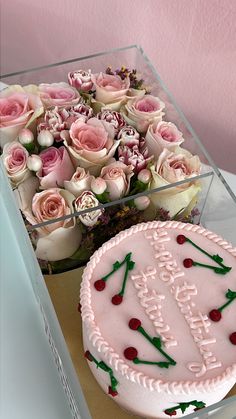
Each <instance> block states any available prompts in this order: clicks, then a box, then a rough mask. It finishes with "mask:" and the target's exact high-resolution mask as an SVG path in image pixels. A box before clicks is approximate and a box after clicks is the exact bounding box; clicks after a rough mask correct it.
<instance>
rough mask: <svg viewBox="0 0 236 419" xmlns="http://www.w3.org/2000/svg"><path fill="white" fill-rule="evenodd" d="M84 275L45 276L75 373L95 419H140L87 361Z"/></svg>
mask: <svg viewBox="0 0 236 419" xmlns="http://www.w3.org/2000/svg"><path fill="white" fill-rule="evenodd" d="M82 272H83V268H78V269H75V270H73V271H69V272H66V273H63V274H58V275H51V276H49V275H48V276H47V275H45V281H46V285H47V287H48V291H49V294H50V296H51V300H52V302H53V305H54V308H55V311H56V314H57V317H58V320H59V323H60V325H61V329H62V332H63V335H64V338H65V341H66V343H67V346H68V349H69V352H70V355H71V358H72V361H73V364H74V367H75V370H76V372H77V374H78V376H79V380H80V384H81V386H82V389H83V392H84V396H85V398H86V401H87V404H88V407H89V411H90V414H91V416H92V418H93V419H101V418H103V419H110V418H111V417H114V418H116V419H131V418H132V419H135V418H138V416H134V415H132V414H130V413H127V412H125V411H124V410H122V409H121V408H120V407H119V406H118V405H117V403H115V402H114V401H113V400H112V399H111V398H110V397H108V396H106V395H105V394H104V392H103V391H102V390H101V388H100V386H99V385H98V383H97V382H96V380H95V378H94V377H93V375H92V373H91V372H90V369H89V367H88V365H87V361H86V359H85V358H84V349H83V344H82V324H81V323H82V322H81V317H80V313H79V312H78V303H79V291H80V282H81V277H82ZM234 395H236V385H235V386H234V387H233V389H232V390H231V391H230V393H229V394H228V396H227V397H230V396H234Z"/></svg>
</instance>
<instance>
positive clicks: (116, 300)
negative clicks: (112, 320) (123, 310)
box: [111, 294, 123, 306]
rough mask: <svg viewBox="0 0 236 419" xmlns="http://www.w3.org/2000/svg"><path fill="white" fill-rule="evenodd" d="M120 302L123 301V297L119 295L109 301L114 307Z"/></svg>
mask: <svg viewBox="0 0 236 419" xmlns="http://www.w3.org/2000/svg"><path fill="white" fill-rule="evenodd" d="M122 301H123V297H122V295H120V294H116V295H114V296H113V297H112V299H111V302H112V304H114V305H115V306H118V305H119V304H121V303H122Z"/></svg>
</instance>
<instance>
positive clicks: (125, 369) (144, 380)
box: [80, 221, 236, 395]
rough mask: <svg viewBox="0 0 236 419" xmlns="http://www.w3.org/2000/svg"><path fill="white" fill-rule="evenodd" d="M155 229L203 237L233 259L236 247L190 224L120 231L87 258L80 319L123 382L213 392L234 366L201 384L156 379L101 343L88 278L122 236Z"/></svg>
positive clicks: (235, 369) (179, 391) (141, 226)
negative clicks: (128, 363)
mask: <svg viewBox="0 0 236 419" xmlns="http://www.w3.org/2000/svg"><path fill="white" fill-rule="evenodd" d="M157 228H166V229H172V228H173V229H179V230H180V231H184V232H187V231H193V232H196V233H198V234H199V235H202V236H203V237H206V238H208V239H209V240H211V241H213V242H214V243H217V244H218V245H219V246H221V247H222V248H223V249H225V250H227V251H228V252H229V253H230V254H232V256H236V248H234V247H233V246H232V245H231V244H229V243H228V242H227V241H226V240H224V239H223V238H222V237H220V236H218V235H217V234H216V233H213V232H211V231H209V230H206V229H205V228H203V227H201V226H198V225H192V224H183V223H181V222H178V221H166V222H161V221H152V222H147V223H141V224H138V225H135V226H133V227H131V228H129V229H128V230H125V231H122V232H120V233H119V234H117V235H116V236H115V237H114V238H112V239H110V240H109V241H108V242H107V243H104V244H103V245H102V247H101V248H100V249H98V250H97V251H96V252H95V253H94V255H93V256H92V258H91V259H90V261H89V263H88V265H87V267H86V268H85V271H84V274H83V281H82V285H81V292H80V299H81V305H82V313H81V314H82V319H83V321H84V322H85V324H86V327H87V332H88V338H89V340H90V341H91V342H92V345H93V346H94V347H95V348H96V349H97V350H98V352H103V355H104V357H105V359H106V360H107V361H108V362H110V364H111V365H112V368H114V369H115V370H116V371H119V372H120V373H121V374H122V375H124V376H126V377H127V379H129V380H131V381H132V382H135V383H137V384H139V385H141V386H143V387H146V388H148V389H149V390H150V391H154V390H157V391H166V392H167V393H168V394H174V395H177V394H185V395H188V394H190V393H191V392H193V391H194V392H196V391H199V392H201V393H202V392H204V393H208V392H211V391H214V390H215V389H217V388H218V387H219V386H220V385H222V384H223V382H224V381H226V380H227V381H228V380H233V379H234V378H235V377H236V364H233V365H231V366H230V367H228V368H226V370H225V371H224V372H223V373H222V374H220V375H218V376H217V377H215V378H213V379H207V380H202V381H175V382H169V381H163V380H157V379H154V378H151V377H149V376H148V375H145V374H143V373H142V372H138V371H135V370H134V369H132V368H131V367H130V366H129V365H127V364H126V363H125V361H124V359H122V358H121V357H120V356H119V355H118V354H117V353H115V351H114V349H113V348H111V347H110V346H109V344H108V342H106V341H105V340H104V338H103V337H102V335H101V332H100V329H99V328H98V326H97V325H96V323H95V320H94V313H93V310H92V307H91V282H90V278H91V276H92V273H93V271H94V268H95V267H96V265H97V263H98V262H99V261H100V258H101V256H102V255H103V254H104V253H105V252H106V251H107V250H109V249H111V248H112V247H114V246H116V245H117V244H119V243H120V242H121V241H122V240H123V239H125V238H126V237H129V236H131V235H132V234H134V233H137V232H140V231H145V230H149V229H157Z"/></svg>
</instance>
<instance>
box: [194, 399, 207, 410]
mask: <svg viewBox="0 0 236 419" xmlns="http://www.w3.org/2000/svg"><path fill="white" fill-rule="evenodd" d="M191 404H192V405H193V406H195V407H198V409H203V407H205V406H206V403H204V402H198V401H197V400H193V401H192V402H191Z"/></svg>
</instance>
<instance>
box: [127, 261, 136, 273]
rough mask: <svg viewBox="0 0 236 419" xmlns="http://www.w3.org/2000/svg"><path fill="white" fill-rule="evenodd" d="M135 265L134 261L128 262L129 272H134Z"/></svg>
mask: <svg viewBox="0 0 236 419" xmlns="http://www.w3.org/2000/svg"><path fill="white" fill-rule="evenodd" d="M134 265H135V262H133V261H132V260H131V261H130V262H128V269H129V271H132V269H134Z"/></svg>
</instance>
